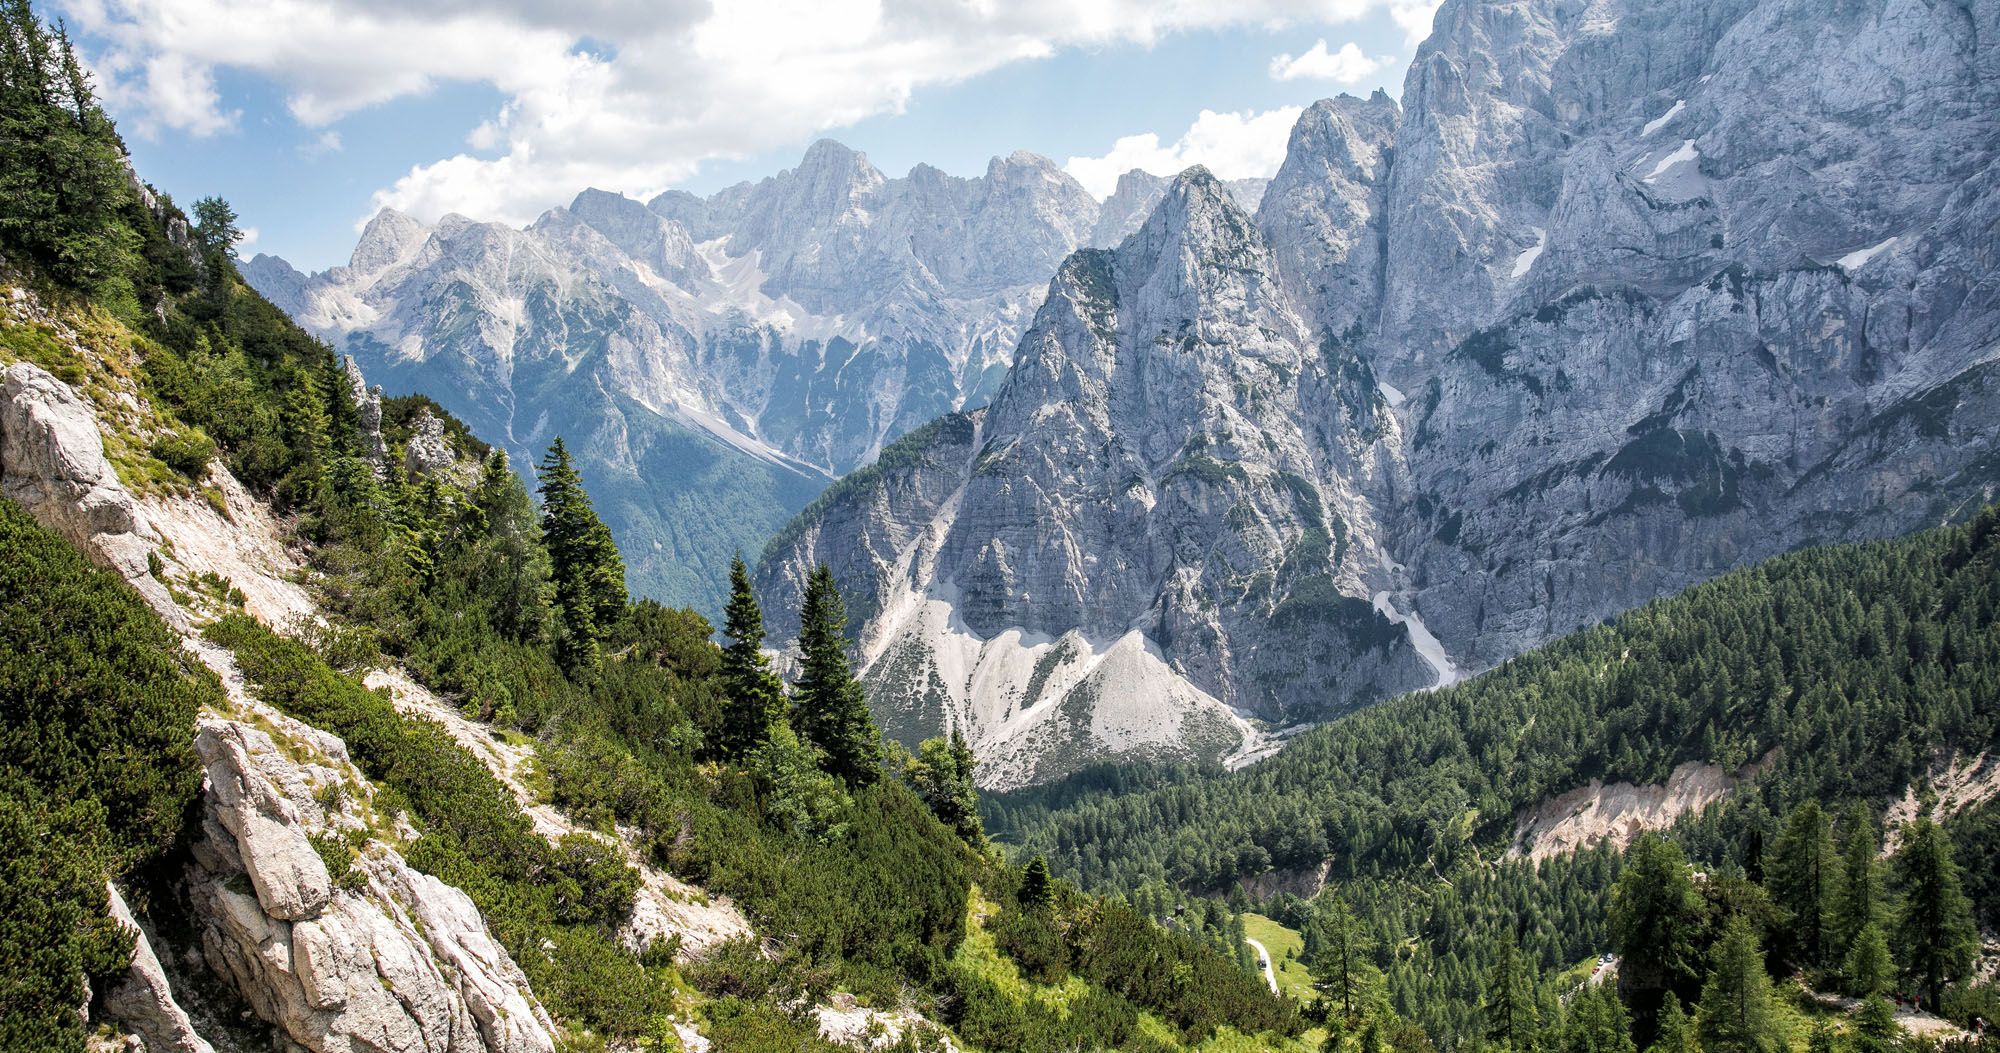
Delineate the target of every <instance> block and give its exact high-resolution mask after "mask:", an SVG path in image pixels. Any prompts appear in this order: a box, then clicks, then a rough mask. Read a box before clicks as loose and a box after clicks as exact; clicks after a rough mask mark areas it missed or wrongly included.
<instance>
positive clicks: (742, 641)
mask: <svg viewBox="0 0 2000 1053" xmlns="http://www.w3.org/2000/svg"><path fill="white" fill-rule="evenodd" d="M723 635H724V636H726V637H727V638H728V643H727V644H725V645H724V646H723V648H722V669H721V680H722V693H723V704H724V708H723V712H722V723H721V727H720V728H719V729H718V731H719V739H720V741H718V742H717V743H716V746H717V748H718V749H719V751H720V752H721V753H722V755H723V756H725V757H729V758H731V759H735V758H740V757H744V756H747V755H748V754H749V753H750V752H751V751H752V750H755V749H756V748H757V747H758V746H760V745H762V744H763V743H764V740H766V739H768V738H770V736H771V726H772V725H773V724H775V723H777V722H778V721H781V720H783V719H785V685H784V683H783V681H780V680H779V679H778V674H777V673H775V672H773V671H772V669H771V660H770V659H769V658H766V657H765V656H764V651H763V647H764V612H763V610H762V609H761V608H759V607H758V606H757V596H756V594H755V593H754V592H752V591H751V590H750V570H749V568H747V567H745V566H744V565H743V559H742V557H740V556H739V557H737V558H736V559H734V560H731V561H730V564H729V606H728V608H727V609H726V610H725V611H724V612H723Z"/></svg>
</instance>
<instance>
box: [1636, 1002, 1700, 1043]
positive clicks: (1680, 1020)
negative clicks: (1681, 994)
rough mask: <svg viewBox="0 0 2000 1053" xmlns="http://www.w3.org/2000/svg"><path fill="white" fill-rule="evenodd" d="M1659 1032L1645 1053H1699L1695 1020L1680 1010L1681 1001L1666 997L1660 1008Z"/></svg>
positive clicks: (1698, 1039)
mask: <svg viewBox="0 0 2000 1053" xmlns="http://www.w3.org/2000/svg"><path fill="white" fill-rule="evenodd" d="M1659 1032H1660V1033H1659V1037H1658V1038H1655V1039H1654V1040H1653V1044H1652V1045H1650V1046H1648V1047H1646V1053H1701V1037H1700V1036H1699V1035H1698V1034H1697V1033H1696V1029H1695V1020H1694V1018H1693V1017H1691V1016H1689V1015H1687V1013H1686V1012H1685V1011H1683V1010H1682V1009H1681V1000H1680V999H1678V998H1675V997H1674V996H1673V995H1668V996H1667V998H1666V1002H1665V1004H1664V1005H1662V1006H1661V1007H1660V1026H1659Z"/></svg>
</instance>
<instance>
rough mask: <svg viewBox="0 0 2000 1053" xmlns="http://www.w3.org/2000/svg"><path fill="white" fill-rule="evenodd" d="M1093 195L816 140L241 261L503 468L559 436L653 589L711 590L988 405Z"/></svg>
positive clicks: (642, 585) (1034, 167)
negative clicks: (442, 411) (796, 155)
mask: <svg viewBox="0 0 2000 1053" xmlns="http://www.w3.org/2000/svg"><path fill="white" fill-rule="evenodd" d="M1098 215H1099V206H1098V204H1097V203H1096V202H1095V201H1093V200H1092V199H1091V198H1090V197H1089V195H1088V194H1086V193H1085V192H1084V191H1083V189H1082V187H1080V186H1079V185H1077V183H1076V182H1075V181H1074V180H1072V179H1070V178H1069V177H1068V176H1067V175H1064V174H1063V173H1062V172H1061V171H1060V170H1058V169H1056V168H1055V167H1054V166H1053V165H1052V164H1050V163H1049V162H1048V161H1047V160H1045V159H1043V158H1040V157H1036V156H1034V155H1031V154H1015V155H1012V156H1009V157H1005V158H996V159H994V161H993V162H992V163H991V164H990V165H989V166H988V168H987V171H986V173H985V174H984V175H982V176H980V177H978V178H973V179H961V178H956V177H952V176H948V175H945V174H944V173H942V172H939V171H937V170H936V169H933V168H929V167H926V166H919V167H918V168H916V169H915V170H913V171H912V172H911V173H910V174H909V175H908V176H906V177H903V178H900V179H890V178H887V177H885V176H883V175H882V173H881V172H879V171H877V170H876V169H875V168H874V166H872V165H870V164H869V163H868V161H867V159H866V158H865V157H863V156H862V155H861V154H859V153H856V152H854V151H852V150H849V149H847V148H846V147H844V146H841V145H840V144H838V143H834V142H830V141H823V142H820V143H817V144H815V145H814V146H813V147H812V148H811V149H810V150H809V151H807V153H806V155H805V158H804V159H803V160H802V161H801V163H800V164H799V166H798V167H797V168H796V169H793V170H791V171H788V172H785V173H781V174H780V175H778V176H775V177H772V178H770V179H766V180H763V181H761V182H759V183H757V184H754V185H752V184H744V185H741V186H738V187H732V188H730V189H728V190H724V191H722V192H720V193H717V194H715V195H712V196H710V197H708V198H696V197H694V196H692V195H688V194H685V193H668V194H665V195H662V196H661V197H659V198H657V199H655V200H654V201H653V202H652V203H651V205H650V206H646V205H641V204H640V203H638V202H635V201H631V200H629V199H625V198H622V197H619V196H617V195H614V194H608V193H604V192H602V191H596V190H591V191H585V192H584V193H582V194H580V195H578V197H577V198H576V200H575V201H573V202H572V203H571V204H570V205H569V206H568V207H566V208H559V209H554V210H551V211H550V212H549V213H547V214H546V215H544V216H542V217H541V218H540V219H538V220H537V221H536V222H535V223H534V224H532V225H531V226H529V227H528V228H527V229H526V230H514V229H511V228H508V227H504V226H501V225H498V224H485V223H476V222H473V221H471V220H467V219H465V218H463V217H457V216H448V217H446V218H445V219H443V220H441V221H440V222H439V223H438V224H437V225H436V226H435V227H426V226H424V225H422V224H419V223H417V222H416V221H414V220H412V219H411V218H409V217H407V216H403V215H400V214H398V213H395V212H391V211H385V212H383V213H382V214H380V215H378V216H377V217H375V219H374V220H372V221H371V222H370V223H369V224H368V226H367V228H366V229H365V230H364V231H363V233H362V236H361V239H360V242H359V243H358V244H357V245H356V247H355V251H354V255H353V258H352V260H351V261H350V263H349V264H348V265H347V266H345V267H337V268H334V269H332V270H330V271H327V272H325V273H322V274H316V275H311V276H300V275H298V274H297V272H296V271H294V270H293V269H292V268H290V267H289V265H286V264H284V262H283V261H281V260H275V259H272V258H269V257H260V258H258V259H256V260H253V261H252V262H251V263H250V264H249V265H246V267H245V274H246V276H247V277H248V278H249V280H251V281H252V282H253V283H254V284H257V285H258V286H259V287H260V288H265V287H268V288H269V289H270V290H271V292H272V294H273V295H274V297H276V299H277V302H280V303H281V304H282V305H283V306H284V307H285V308H286V309H287V310H288V311H289V312H291V313H292V314H293V315H294V316H295V317H297V318H298V319H299V320H300V321H301V322H303V323H304V324H305V325H306V326H307V328H309V329H311V330H313V331H314V332H315V333H317V334H319V335H320V336H322V337H324V338H326V339H328V340H329V341H331V342H332V343H334V344H335V345H336V346H337V347H339V348H341V349H342V350H344V351H345V352H347V353H348V354H349V355H351V356H352V357H353V358H354V359H355V360H356V361H357V362H358V363H359V364H360V366H361V367H362V368H363V369H364V370H365V371H366V372H367V374H368V375H369V376H371V377H373V378H376V379H378V380H380V381H382V382H383V383H384V384H385V385H386V387H387V388H388V389H389V390H390V391H393V392H403V391H422V392H424V393H426V394H429V395H431V396H432V397H434V398H436V399H438V400H439V401H440V402H441V403H443V404H444V405H445V407H446V408H447V409H449V410H451V411H452V412H453V413H454V414H456V415H458V416H460V417H462V418H463V419H465V420H466V421H467V422H468V423H470V424H471V425H472V426H473V427H474V429H475V430H476V431H478V432H479V433H480V434H482V435H490V436H495V437H497V438H499V439H500V440H501V443H502V445H504V446H505V447H506V448H507V449H508V452H509V454H510V455H511V457H512V460H513V462H514V463H515V464H517V465H529V464H533V463H535V461H536V460H537V459H538V457H539V455H540V453H541V448H542V447H543V446H545V445H546V444H547V443H548V441H549V440H550V439H551V438H552V437H553V436H554V435H557V434H561V435H563V436H564V437H565V438H566V439H567V440H568V441H569V444H570V446H571V448H572V449H573V450H576V451H577V454H578V458H579V462H580V467H581V469H582V471H583V473H584V477H585V479H586V481H587V482H588V483H589V484H590V486H591V487H592V490H593V493H594V494H596V495H597V497H598V503H599V506H600V508H602V509H603V510H604V512H605V515H606V518H607V520H608V521H609V522H610V524H611V526H612V529H613V531H614V533H615V534H616V535H617V536H618V538H619V540H620V542H621V543H622V545H623V547H624V548H625V550H626V552H627V554H628V568H629V570H630V573H631V575H632V579H633V580H632V584H633V585H634V587H635V588H637V589H638V590H639V591H640V592H642V593H648V594H652V595H657V596H660V597H662V598H666V599H669V600H674V601H680V602H697V603H713V604H716V605H718V606H719V599H720V596H721V586H722V583H723V579H724V577H725V568H726V566H727V562H728V558H729V556H730V554H731V553H732V552H733V551H735V550H737V549H753V550H754V549H755V548H756V547H758V546H759V545H761V544H762V542H763V541H764V539H765V538H767V537H768V536H769V535H770V534H771V533H772V532H774V531H775V530H776V529H777V528H778V527H779V526H780V525H782V523H783V522H784V520H785V519H786V518H787V517H788V516H789V515H790V514H791V513H792V512H794V511H796V510H797V509H798V508H800V507H802V506H803V505H804V504H805V502H806V501H808V500H810V499H811V497H812V496H813V495H814V494H816V493H817V492H818V491H819V490H820V489H821V488H822V487H824V486H825V485H826V483H827V482H828V481H829V480H830V479H832V478H833V477H835V476H837V475H839V474H842V473H845V472H848V471H851V470H853V469H854V468H856V467H859V466H861V465H863V464H866V463H868V462H869V461H871V460H872V459H873V458H874V457H875V456H876V454H877V453H878V452H879V451H880V449H881V447H882V445H883V444H884V443H886V442H888V441H889V440H891V439H893V438H894V437H895V436H897V435H900V434H902V433H904V432H906V431H908V430H910V429H911V428H913V427H916V426H918V425H920V424H922V423H923V422H925V421H927V420H930V419H932V418H934V417H936V416H938V415H939V414H941V413H946V412H951V411H954V410H957V409H960V408H962V407H964V406H966V405H978V404H982V403H984V402H985V401H986V400H987V399H988V398H989V397H990V396H991V394H992V391H993V389H994V387H995V386H996V384H997V383H998V381H999V378H1000V377H1001V376H1002V375H1003V374H1004V371H1005V368H1006V363H1007V359H1008V355H1009V354H1010V353H1011V351H1012V348H1013V345H1014V343H1015V341H1016V340H1017V339H1018V337H1019V335H1020V332H1021V330H1022V329H1023V328H1024V327H1025V325H1026V324H1027V322H1028V320H1029V318H1030V317H1031V315H1032V313H1033V310H1034V306H1035V303H1036V302H1037V300H1038V299H1039V297H1040V295H1041V293H1042V290H1043V287H1044V285H1045V284H1046V282H1047V279H1048V275H1049V274H1050V273H1051V272H1052V271H1053V270H1054V269H1055V267H1056V265H1057V264H1058V263H1059V262H1060V261H1061V260H1062V258H1063V257H1064V256H1065V255H1066V254H1067V253H1068V252H1069V251H1070V250H1072V249H1074V248H1076V247H1077V246H1078V245H1081V244H1083V243H1084V242H1085V241H1086V240H1087V239H1088V238H1089V237H1090V235H1091V231H1092V226H1093V224H1095V223H1096V222H1097V220H1098Z"/></svg>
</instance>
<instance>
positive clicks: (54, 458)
mask: <svg viewBox="0 0 2000 1053" xmlns="http://www.w3.org/2000/svg"><path fill="white" fill-rule="evenodd" d="M0 494H4V495H6V496H7V497H9V498H12V499H13V500H15V501H16V502H19V503H20V505H21V507H23V508H25V509H27V510H28V512H29V514H31V515H33V516H34V517H35V518H36V519H37V520H38V521H40V522H41V523H42V524H43V525H45V526H47V527H48V528H49V529H51V530H54V531H55V532H56V533H58V534H61V535H62V536H63V537H64V538H65V539H66V540H68V541H69V542H70V543H71V544H73V545H75V546H76V547H77V548H79V549H82V550H83V552H84V553H85V554H86V555H88V556H90V557H91V558H92V559H94V560H96V561H97V562H98V563H100V564H103V565H104V566H106V567H109V568H110V569H112V570H114V571H116V572H118V573H119V574H120V575H122V576H123V577H124V578H125V580H126V581H128V582H130V583H131V584H132V587H133V588H135V589H137V590H139V592H140V594H141V595H144V596H146V597H147V598H148V599H149V600H151V601H153V602H154V603H155V605H156V606H171V601H170V600H169V599H168V597H167V592H166V587H165V586H163V585H161V584H160V583H159V582H158V581H156V580H155V579H154V578H153V575H152V571H151V567H150V565H149V563H148V562H147V558H146V557H147V556H148V555H149V554H150V553H151V552H152V551H153V546H154V545H155V544H157V543H158V542H159V535H158V534H157V533H156V532H155V531H154V530H153V527H152V525H151V524H150V523H148V522H147V521H146V517H145V514H144V513H142V512H141V511H140V510H139V504H138V502H137V501H134V500H133V499H132V495H131V493H129V492H128V491H127V490H126V489H125V485H124V484H123V483H121V482H120V481H119V480H118V473H117V472H116V471H115V470H113V469H112V467H111V462H110V461H109V460H107V459H106V458H105V456H104V436H103V435H102V434H101V433H100V432H99V431H98V430H97V417H96V412H95V410H94V409H93V408H92V407H91V405H90V403H88V402H86V401H84V399H83V397H82V396H80V395H78V394H77V393H76V392H75V391H74V390H72V389H71V388H70V386H69V385H68V384H65V383H63V382H62V381H60V380H57V379H56V378H55V377H53V376H50V375H49V373H48V371H47V370H44V369H42V368H41V367H40V366H36V365H32V364H30V363H26V362H18V363H15V364H14V365H11V366H8V367H7V368H6V369H5V370H4V371H0Z"/></svg>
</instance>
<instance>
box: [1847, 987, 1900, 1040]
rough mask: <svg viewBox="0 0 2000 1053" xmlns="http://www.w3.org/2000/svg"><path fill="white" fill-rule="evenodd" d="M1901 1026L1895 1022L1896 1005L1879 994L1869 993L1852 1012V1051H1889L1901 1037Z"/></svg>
mask: <svg viewBox="0 0 2000 1053" xmlns="http://www.w3.org/2000/svg"><path fill="white" fill-rule="evenodd" d="M1902 1035H1903V1026H1902V1025H1901V1024H1898V1023H1896V1007H1895V1006H1892V1005H1890V1004H1889V1000H1888V999H1886V998H1884V997H1882V996H1881V995H1879V994H1878V995H1871V996H1869V997H1868V998H1867V999H1865V1000H1863V1001H1862V1003H1861V1009H1860V1011H1859V1012H1857V1013H1855V1014H1854V1045H1853V1048H1854V1053H1890V1051H1891V1050H1894V1049H1895V1048H1896V1046H1897V1040H1898V1039H1900V1038H1902Z"/></svg>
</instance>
